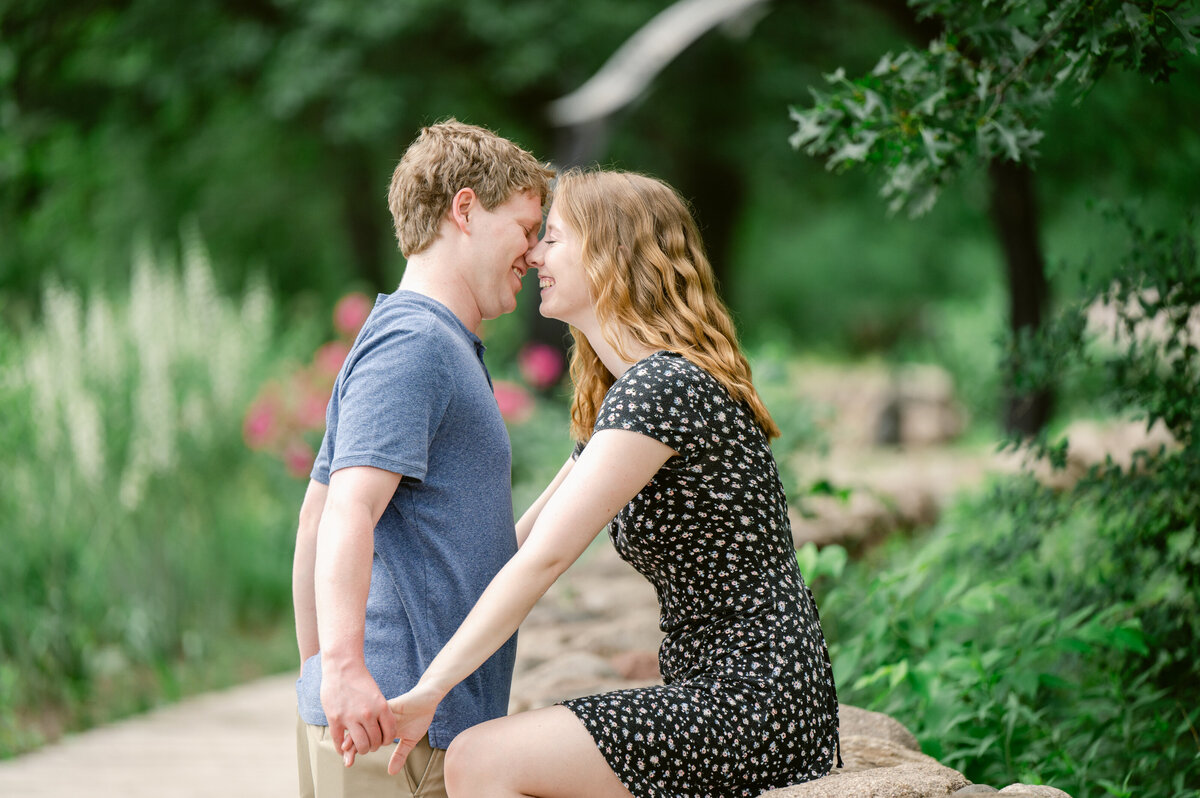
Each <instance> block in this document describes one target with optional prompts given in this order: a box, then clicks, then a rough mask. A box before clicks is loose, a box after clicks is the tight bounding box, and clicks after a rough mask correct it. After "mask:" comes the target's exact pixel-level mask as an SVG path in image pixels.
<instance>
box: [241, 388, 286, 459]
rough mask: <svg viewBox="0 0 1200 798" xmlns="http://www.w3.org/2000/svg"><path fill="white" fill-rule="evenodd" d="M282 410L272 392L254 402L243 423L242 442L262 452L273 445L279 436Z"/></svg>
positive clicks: (261, 395)
mask: <svg viewBox="0 0 1200 798" xmlns="http://www.w3.org/2000/svg"><path fill="white" fill-rule="evenodd" d="M280 409H281V408H280V407H279V401H278V399H277V398H276V396H275V395H274V394H273V393H272V392H270V391H268V392H265V393H262V394H260V395H259V396H258V398H256V399H255V400H254V402H253V403H252V404H251V405H250V408H249V409H248V410H247V411H246V418H245V420H244V421H243V422H242V440H244V441H245V442H246V446H248V447H250V448H251V449H253V450H254V451H260V450H262V449H266V448H267V447H268V446H270V445H271V442H272V441H273V440H274V439H275V438H276V436H277V435H278V434H279V428H280V418H279V415H280Z"/></svg>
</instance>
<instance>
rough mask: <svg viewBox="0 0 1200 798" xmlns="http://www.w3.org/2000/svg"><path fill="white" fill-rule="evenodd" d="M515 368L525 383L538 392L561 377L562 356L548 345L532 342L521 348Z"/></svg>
mask: <svg viewBox="0 0 1200 798" xmlns="http://www.w3.org/2000/svg"><path fill="white" fill-rule="evenodd" d="M517 368H519V369H520V370H521V376H522V377H524V378H525V381H526V382H528V383H529V384H530V385H532V386H533V387H534V388H537V389H538V390H545V389H546V388H549V387H550V386H552V385H554V384H555V383H557V382H558V380H559V378H561V377H562V373H563V356H562V353H561V352H559V351H558V350H557V349H555V348H554V347H552V346H550V345H549V344H543V343H540V342H537V341H534V342H532V343H528V344H525V346H523V347H522V348H521V352H520V353H519V354H518V355H517Z"/></svg>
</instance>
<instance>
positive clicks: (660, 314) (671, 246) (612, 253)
mask: <svg viewBox="0 0 1200 798" xmlns="http://www.w3.org/2000/svg"><path fill="white" fill-rule="evenodd" d="M554 205H555V207H556V208H558V212H559V214H560V215H561V217H562V219H563V222H564V223H566V224H567V225H568V226H570V228H571V229H572V230H573V231H574V232H575V233H576V234H577V235H578V236H579V237H580V240H581V242H582V246H583V257H582V260H583V269H584V272H585V273H586V275H587V280H588V287H589V290H590V294H591V297H592V299H593V300H594V301H595V304H596V318H597V320H598V321H599V322H600V324H601V327H602V328H603V329H605V330H606V332H605V339H606V340H607V341H608V343H609V344H610V345H611V346H613V347H614V348H616V349H617V352H618V354H620V355H621V357H623V358H625V359H626V360H628V359H629V355H628V354H627V353H626V352H624V351H623V350H622V348H621V341H619V340H615V338H616V336H611V331H612V330H613V329H614V328H617V329H620V330H621V331H622V332H623V333H624V334H625V335H626V336H627V337H628V340H629V342H630V343H637V344H640V345H641V346H643V347H647V348H650V349H654V350H659V349H665V350H668V351H670V352H676V353H678V354H680V355H683V356H684V357H686V358H687V359H688V360H690V361H692V362H693V363H695V364H696V365H697V366H700V367H701V368H703V369H704V370H705V371H707V372H708V373H709V374H711V375H712V376H713V377H715V378H716V379H717V381H718V382H720V383H721V384H722V385H724V386H725V388H726V390H728V391H729V393H730V395H731V396H732V397H733V398H734V400H735V401H738V402H744V403H745V404H746V405H747V406H748V407H749V409H750V412H751V413H752V414H753V416H754V420H755V422H757V423H758V426H759V427H761V428H762V430H763V432H764V433H766V435H767V437H768V438H774V437H777V436H778V435H779V427H777V426H776V425H775V422H774V420H773V419H772V418H771V414H770V413H769V412H767V408H766V406H765V405H764V404H763V403H762V400H761V399H760V398H759V396H758V392H757V391H755V390H754V384H753V383H752V382H751V381H750V364H749V363H747V362H746V358H745V356H744V355H742V353H741V350H740V349H739V348H738V343H737V333H736V332H735V330H734V327H733V321H732V320H731V319H730V317H729V311H728V310H727V309H726V308H725V304H724V303H723V302H722V301H721V298H720V297H719V296H718V295H717V288H716V280H715V278H714V277H713V270H712V265H711V264H709V262H708V257H707V256H706V255H705V254H704V244H703V242H702V240H701V238H700V231H699V230H698V229H697V227H696V222H695V220H694V219H693V218H692V214H691V211H690V210H689V209H688V205H687V203H686V202H685V201H684V200H683V198H682V197H680V196H679V194H678V193H677V192H676V191H675V190H674V189H673V188H671V187H670V186H668V185H666V184H665V183H663V182H662V181H659V180H656V179H654V178H651V177H646V176H645V175H639V174H632V173H628V172H604V171H581V170H578V169H570V170H567V171H566V172H564V173H563V174H562V175H560V176H559V178H558V182H557V185H556V187H555V189H554ZM571 334H572V335H573V336H574V339H575V345H574V347H573V349H572V353H571V381H572V382H573V383H574V386H575V395H574V399H573V401H572V404H571V435H572V437H574V438H575V439H576V440H581V441H586V440H587V439H588V438H590V437H591V434H592V428H593V427H594V426H595V424H596V415H597V413H598V412H599V410H600V405H601V403H602V402H603V401H604V395H605V394H606V393H607V392H608V389H609V388H610V387H612V384H613V382H614V378H613V375H612V374H611V373H610V372H609V371H608V369H607V368H605V367H604V364H603V363H602V362H601V361H600V358H599V357H598V356H597V355H596V352H595V350H594V349H592V347H591V346H590V345H589V344H588V341H587V338H585V337H584V336H583V334H582V333H580V332H579V330H577V329H575V328H574V327H572V328H571ZM610 336H611V337H610Z"/></svg>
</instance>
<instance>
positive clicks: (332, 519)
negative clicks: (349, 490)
mask: <svg viewBox="0 0 1200 798" xmlns="http://www.w3.org/2000/svg"><path fill="white" fill-rule="evenodd" d="M374 531H375V524H374V519H373V518H371V517H370V515H369V513H367V512H366V511H365V510H364V509H363V508H361V507H358V506H355V505H353V504H349V505H346V504H339V505H335V506H332V507H328V508H327V509H326V512H325V514H324V515H323V517H322V519H321V525H320V533H319V535H318V536H317V549H316V568H315V598H316V614H317V631H318V635H319V637H320V640H321V659H322V668H323V669H324V670H327V671H332V670H335V669H339V668H344V667H346V666H348V665H350V666H353V665H358V664H361V663H362V659H363V627H364V625H365V622H366V610H367V594H368V593H369V592H370V589H371V560H372V558H373V556H374V551H375V537H374Z"/></svg>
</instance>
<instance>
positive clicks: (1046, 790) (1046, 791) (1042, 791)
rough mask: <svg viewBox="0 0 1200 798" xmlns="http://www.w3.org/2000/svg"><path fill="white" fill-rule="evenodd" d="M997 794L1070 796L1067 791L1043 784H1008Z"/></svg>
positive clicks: (1023, 797) (1049, 797)
mask: <svg viewBox="0 0 1200 798" xmlns="http://www.w3.org/2000/svg"><path fill="white" fill-rule="evenodd" d="M997 794H998V795H1004V796H1007V797H1008V798H1071V796H1070V795H1069V794H1068V793H1065V792H1063V791H1062V790H1060V789H1058V788H1056V787H1048V786H1046V785H1044V784H1020V783H1018V784H1010V785H1008V786H1007V787H1005V788H1004V789H1002V790H1000V792H999V793H997Z"/></svg>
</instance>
